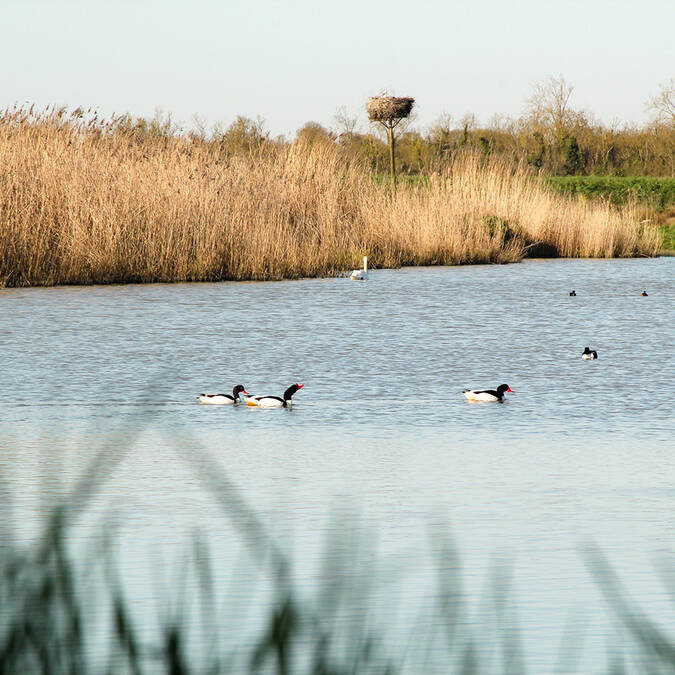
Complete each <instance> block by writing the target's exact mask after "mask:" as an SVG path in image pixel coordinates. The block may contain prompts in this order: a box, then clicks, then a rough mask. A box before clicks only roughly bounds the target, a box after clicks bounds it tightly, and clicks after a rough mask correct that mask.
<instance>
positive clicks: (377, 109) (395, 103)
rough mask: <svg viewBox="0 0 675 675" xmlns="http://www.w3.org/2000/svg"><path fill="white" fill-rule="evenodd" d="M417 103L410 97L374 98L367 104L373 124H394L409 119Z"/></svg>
mask: <svg viewBox="0 0 675 675" xmlns="http://www.w3.org/2000/svg"><path fill="white" fill-rule="evenodd" d="M413 103H415V99H414V98H410V96H403V97H398V96H373V97H372V98H371V99H370V100H369V101H368V103H367V104H366V110H367V111H368V117H369V118H370V121H371V122H392V121H393V120H400V119H403V118H404V117H408V116H409V115H410V112H411V110H412V107H413Z"/></svg>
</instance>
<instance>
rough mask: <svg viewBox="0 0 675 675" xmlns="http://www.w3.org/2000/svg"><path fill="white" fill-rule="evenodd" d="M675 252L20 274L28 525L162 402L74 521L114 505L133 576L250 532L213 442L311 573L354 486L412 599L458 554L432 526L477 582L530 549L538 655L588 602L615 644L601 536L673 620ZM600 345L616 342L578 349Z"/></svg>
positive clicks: (5, 331) (3, 301) (6, 345)
mask: <svg viewBox="0 0 675 675" xmlns="http://www.w3.org/2000/svg"><path fill="white" fill-rule="evenodd" d="M674 267H675V259H672V258H660V259H655V260H618V261H602V260H600V261H598V260H582V261H567V260H557V261H532V262H527V263H523V264H520V265H510V266H499V267H497V266H476V267H454V268H409V269H403V270H376V271H374V272H372V274H371V278H370V281H368V282H367V283H355V282H350V281H349V280H347V279H329V280H305V281H292V282H279V283H219V284H191V285H147V286H111V287H91V288H54V289H25V290H21V289H15V290H3V291H2V292H0V317H2V319H1V320H0V344H1V345H2V350H3V360H2V362H3V368H2V382H3V386H2V388H1V390H0V404H1V405H2V418H1V422H0V445H1V446H2V454H1V455H0V471H1V474H2V476H3V478H4V482H5V487H3V493H6V494H9V495H11V498H12V507H10V508H12V509H13V511H12V513H13V514H14V517H13V519H12V522H13V523H14V526H15V528H14V529H15V530H16V532H15V534H16V536H17V537H18V538H19V539H21V540H27V539H30V538H32V537H33V536H35V532H36V523H37V520H38V518H37V514H39V513H41V512H42V511H43V510H44V509H45V508H47V506H48V505H49V504H51V503H52V502H53V498H54V496H55V495H58V494H62V493H65V492H66V491H67V490H68V489H69V488H72V486H73V485H74V484H75V482H76V479H77V477H78V476H79V475H80V474H81V472H82V471H83V470H84V468H85V467H86V465H87V463H88V461H89V460H90V459H91V458H92V456H93V453H94V450H95V449H96V448H97V447H100V445H101V444H102V443H105V442H110V443H111V448H112V450H111V453H114V452H116V450H115V447H116V446H115V442H114V439H115V434H117V433H119V432H120V429H121V428H123V427H124V426H125V425H126V424H127V423H130V424H132V426H133V425H137V426H139V425H138V420H139V418H140V419H142V420H143V424H141V425H140V426H139V435H138V437H137V438H135V440H134V444H133V448H132V449H131V451H130V452H128V453H127V454H125V455H124V456H121V455H120V462H119V464H118V465H116V466H115V467H114V468H112V467H111V468H110V469H109V470H107V469H106V479H107V480H106V482H105V484H104V485H103V487H102V488H101V490H100V491H99V492H97V493H96V494H95V496H94V498H93V504H92V505H91V506H90V508H89V510H88V511H87V516H86V518H84V520H83V523H82V525H81V527H80V528H79V530H78V536H79V537H81V538H82V540H83V541H88V540H89V539H91V538H94V537H95V536H96V535H95V532H96V528H94V527H88V525H89V526H90V525H91V524H92V523H94V522H98V521H97V519H101V518H104V517H105V514H107V513H109V512H110V511H111V510H112V511H114V512H115V513H116V514H117V523H118V527H119V548H120V554H121V558H122V560H123V565H124V567H125V570H126V572H127V573H128V577H129V578H130V579H131V581H130V582H129V583H130V584H131V585H132V586H133V585H134V584H136V586H137V587H138V588H143V585H144V583H145V582H146V581H147V573H148V567H149V566H151V565H152V560H153V559H155V558H156V557H158V556H159V557H160V558H163V559H165V560H177V559H179V558H180V550H182V548H181V547H182V543H184V541H185V539H186V537H187V536H189V533H190V532H191V531H192V528H193V527H194V526H195V524H196V525H197V526H198V527H199V528H200V529H201V530H202V531H203V532H205V533H206V534H207V535H208V538H209V541H210V542H211V544H212V546H213V547H214V550H215V551H216V553H217V556H218V557H219V558H220V559H230V558H232V556H234V555H235V554H234V553H232V551H233V550H235V549H236V550H238V548H237V542H238V538H237V528H236V527H234V526H233V525H232V523H230V522H228V521H227V520H226V519H224V518H223V515H222V512H221V511H220V508H219V507H218V505H217V504H216V503H215V500H214V498H213V495H212V494H210V493H208V491H206V490H204V485H203V482H202V481H203V478H204V477H203V476H201V477H200V475H199V474H200V464H199V459H198V458H199V457H200V456H201V455H200V453H201V449H202V448H206V452H207V454H208V456H209V457H211V458H213V459H214V460H215V461H217V462H218V465H219V466H220V467H221V468H222V469H223V470H224V471H226V473H227V476H228V477H229V479H231V480H232V481H233V483H234V484H236V485H237V486H238V487H239V488H240V490H241V493H242V495H243V497H244V498H245V500H246V502H247V503H248V504H250V505H251V506H252V507H253V508H254V509H255V511H256V512H257V513H258V514H260V515H261V516H262V519H263V521H264V522H266V523H268V525H269V526H270V527H271V528H272V530H273V531H274V532H275V534H277V535H278V536H279V537H280V538H282V539H283V541H284V542H285V546H286V547H287V548H289V549H290V550H289V551H288V552H289V553H290V554H293V556H294V557H296V558H297V559H298V560H299V561H300V565H299V570H298V576H299V578H298V583H299V585H300V587H302V586H303V584H304V585H305V586H306V587H307V588H308V592H309V589H310V588H311V586H312V584H313V583H315V581H316V574H318V571H317V566H318V565H319V561H320V560H321V559H322V551H323V543H324V542H323V538H322V537H323V533H324V532H325V531H326V528H329V529H330V528H332V529H333V531H335V530H336V529H337V530H339V529H340V526H339V525H337V524H336V521H335V520H331V519H330V518H329V516H330V514H331V513H334V512H335V511H336V509H340V508H343V507H344V506H345V505H348V506H349V507H350V508H353V509H355V510H357V511H358V512H359V513H360V523H361V526H362V527H363V528H365V529H366V531H368V532H370V533H372V534H373V536H375V539H374V541H375V546H376V549H377V553H378V554H379V555H382V556H383V557H384V559H385V560H386V561H388V562H387V564H388V565H391V566H392V568H396V570H397V572H396V574H397V575H400V576H401V578H402V579H405V578H407V580H408V581H407V582H406V583H403V582H402V583H401V584H400V587H401V589H405V592H403V590H402V591H401V592H402V596H403V597H402V598H401V603H402V604H403V605H410V607H412V608H415V607H416V606H417V603H418V602H419V601H420V598H421V597H422V596H423V595H424V594H425V593H429V592H431V590H430V589H431V588H432V586H433V584H432V583H431V580H432V579H435V575H436V573H437V566H436V565H435V563H434V561H433V556H432V554H431V551H432V550H433V536H432V535H431V534H430V532H431V531H432V530H433V524H434V523H435V522H439V521H440V522H443V523H444V522H445V521H446V520H447V521H449V522H450V523H451V530H452V535H453V537H454V540H455V541H456V542H457V545H458V548H459V550H460V551H461V555H462V559H463V563H464V564H463V570H464V573H463V574H464V583H465V584H466V588H467V591H468V592H469V594H470V596H471V597H475V598H480V597H482V596H484V585H485V583H486V577H487V571H488V569H489V567H490V565H491V564H493V563H491V560H493V559H494V558H495V556H497V557H498V558H499V559H501V557H504V558H505V559H508V560H509V561H511V565H512V567H513V574H514V577H513V582H512V584H511V591H510V598H511V599H512V601H513V603H514V605H515V609H516V610H517V613H518V616H519V621H520V624H521V627H522V629H523V640H524V643H525V652H526V653H527V655H528V659H529V662H528V663H529V665H530V666H531V667H532V668H533V669H534V670H535V671H537V672H546V671H547V668H548V669H550V668H551V664H552V663H555V662H556V658H557V656H556V654H557V649H558V646H559V644H560V639H561V635H562V634H564V632H565V625H566V623H565V622H566V620H567V618H568V617H569V616H570V615H572V616H573V615H574V612H577V611H578V612H581V614H582V615H583V616H584V617H585V626H586V628H585V631H584V644H585V652H584V658H586V659H588V663H591V664H592V663H594V661H593V659H594V658H595V659H600V660H601V662H602V663H604V658H605V647H606V642H605V636H606V632H607V625H608V622H607V620H606V617H605V615H604V609H603V605H602V600H601V594H600V592H599V590H598V589H597V588H596V587H595V586H594V584H593V582H592V580H591V579H590V577H589V574H588V571H587V569H586V567H585V564H584V561H583V559H582V558H581V557H580V556H579V554H578V549H579V547H580V545H583V544H584V543H585V542H588V541H594V542H597V543H598V544H599V545H600V546H601V547H602V549H603V551H604V552H605V553H606V554H607V556H608V558H609V559H610V560H611V561H612V563H613V564H614V565H615V566H616V568H617V571H618V572H619V574H620V575H621V578H622V579H624V581H625V582H626V584H627V586H628V587H629V588H630V589H631V591H632V592H633V593H634V594H635V595H636V596H637V597H639V598H641V599H642V598H647V599H648V604H649V606H650V611H651V612H653V613H655V614H656V616H657V618H658V619H659V620H660V621H661V622H663V623H664V624H668V623H670V625H672V623H673V618H674V617H673V605H672V604H671V603H670V602H669V601H668V599H667V597H666V594H664V592H663V587H662V586H661V585H660V583H659V581H658V579H657V578H656V576H657V575H655V574H654V573H653V567H652V559H653V557H654V556H662V555H664V554H665V552H670V551H672V550H673V542H672V532H671V530H670V526H669V522H670V518H671V513H672V510H673V506H674V499H675V489H674V488H673V485H672V476H673V475H674V471H673V470H674V469H675V467H674V466H673V465H674V464H675V460H674V459H673V455H672V447H673V441H674V440H675V426H674V424H673V414H672V410H673V402H672V373H673V372H675V358H674V350H673V344H674V343H675V322H674V321H673V319H674V318H675V317H674V312H673V307H675V288H674V284H673V278H674V274H673V273H674V272H675V268H674ZM572 288H574V289H575V290H576V292H577V296H576V297H569V295H568V293H569V291H570V289H572ZM643 288H646V289H647V291H648V293H649V297H647V298H643V297H641V296H640V293H641V291H642V289H643ZM587 345H588V346H590V348H591V349H595V350H597V351H598V354H599V359H598V360H597V361H589V362H585V361H582V360H581V358H580V355H581V352H582V351H583V348H584V347H585V346H587ZM296 381H297V382H301V383H304V385H305V387H304V388H303V389H302V390H301V391H300V392H299V393H298V394H296V396H295V397H294V403H295V407H294V408H293V410H290V411H289V410H283V409H282V410H259V409H256V408H248V407H245V406H241V407H234V408H233V407H231V406H227V407H223V408H221V407H207V406H200V405H198V404H197V403H196V398H195V397H196V395H197V394H199V393H200V392H202V391H223V392H229V391H231V389H232V387H233V385H234V384H238V383H240V382H241V383H242V384H244V385H245V386H246V388H247V390H248V391H249V392H252V393H263V394H268V393H269V394H276V395H280V394H281V393H282V392H283V391H284V389H286V387H287V386H288V385H289V384H291V383H293V382H296ZM502 382H508V383H509V384H510V385H511V387H512V388H513V389H514V390H515V391H516V393H515V394H513V395H507V401H506V402H505V403H504V404H501V405H500V404H491V405H490V404H475V403H473V404H472V403H469V402H467V401H465V400H464V398H463V396H462V395H461V391H462V389H464V388H467V387H471V388H474V387H481V388H494V387H496V386H497V385H498V384H500V383H502ZM146 422H147V424H146ZM117 451H119V448H118V449H117ZM329 524H330V525H329ZM430 528H431V529H430ZM149 550H152V551H153V553H152V554H151V555H150V554H149V553H148V551H149ZM237 555H238V554H237ZM153 556H154V557H153ZM228 556H229V557H228ZM233 564H234V563H233ZM140 595H142V593H140ZM475 612H476V615H478V614H480V608H477V609H475ZM570 613H572V614H570Z"/></svg>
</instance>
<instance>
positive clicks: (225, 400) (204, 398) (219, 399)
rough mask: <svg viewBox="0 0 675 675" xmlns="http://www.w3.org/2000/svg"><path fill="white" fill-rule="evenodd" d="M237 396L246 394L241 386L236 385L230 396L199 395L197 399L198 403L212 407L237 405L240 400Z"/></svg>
mask: <svg viewBox="0 0 675 675" xmlns="http://www.w3.org/2000/svg"><path fill="white" fill-rule="evenodd" d="M239 394H246V395H247V396H248V392H247V391H246V389H244V385H243V384H238V385H237V386H236V387H235V388H234V389H233V390H232V395H230V394H199V396H197V398H198V399H199V402H200V403H211V404H213V405H232V404H233V403H237V401H240V400H242V399H240V398H239Z"/></svg>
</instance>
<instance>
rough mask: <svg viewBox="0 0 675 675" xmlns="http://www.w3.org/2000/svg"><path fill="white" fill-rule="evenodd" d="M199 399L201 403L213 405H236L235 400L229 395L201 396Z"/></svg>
mask: <svg viewBox="0 0 675 675" xmlns="http://www.w3.org/2000/svg"><path fill="white" fill-rule="evenodd" d="M197 398H198V399H199V402H200V403H209V404H211V405H232V404H233V403H234V399H233V398H232V397H231V396H228V395H227V394H201V395H199V396H198V397H197Z"/></svg>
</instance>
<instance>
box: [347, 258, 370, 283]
mask: <svg viewBox="0 0 675 675" xmlns="http://www.w3.org/2000/svg"><path fill="white" fill-rule="evenodd" d="M349 278H350V279H354V280H355V281H366V280H367V279H368V256H365V255H364V256H363V269H362V270H352V273H351V274H350V275H349Z"/></svg>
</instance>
